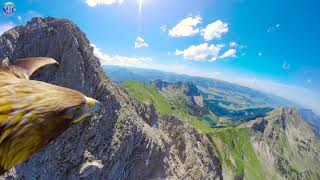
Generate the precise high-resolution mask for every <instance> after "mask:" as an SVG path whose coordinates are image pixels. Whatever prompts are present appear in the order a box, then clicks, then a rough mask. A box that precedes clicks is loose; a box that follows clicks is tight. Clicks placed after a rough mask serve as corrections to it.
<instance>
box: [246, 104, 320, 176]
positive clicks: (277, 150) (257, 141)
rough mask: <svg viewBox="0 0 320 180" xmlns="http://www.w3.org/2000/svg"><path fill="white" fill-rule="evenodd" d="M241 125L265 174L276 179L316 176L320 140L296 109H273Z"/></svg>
mask: <svg viewBox="0 0 320 180" xmlns="http://www.w3.org/2000/svg"><path fill="white" fill-rule="evenodd" d="M245 126H247V127H248V128H249V129H250V130H251V134H252V143H253V145H254V148H255V152H256V154H257V156H258V157H259V158H260V160H261V162H264V163H263V165H264V166H265V168H266V170H267V172H268V174H270V175H272V176H273V177H277V178H278V179H320V171H319V169H320V159H319V155H320V141H319V139H318V138H317V137H316V135H315V134H314V132H313V130H312V127H311V126H310V125H309V124H308V123H307V122H306V121H304V120H303V119H302V118H301V117H300V116H299V114H298V112H297V110H296V109H292V108H282V109H276V110H274V111H272V112H270V113H269V114H268V115H267V116H266V117H264V118H259V119H257V120H254V121H252V122H249V123H247V124H246V125H245Z"/></svg>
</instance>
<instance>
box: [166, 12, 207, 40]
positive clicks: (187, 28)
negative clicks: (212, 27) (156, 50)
mask: <svg viewBox="0 0 320 180" xmlns="http://www.w3.org/2000/svg"><path fill="white" fill-rule="evenodd" d="M201 20H202V19H201V17H200V16H196V17H194V18H193V17H187V18H185V19H183V20H181V21H180V22H179V23H178V24H177V25H176V26H175V27H173V28H172V29H171V30H169V35H170V36H172V37H187V36H192V35H195V34H197V33H199V31H200V30H199V28H197V26H198V24H200V23H201Z"/></svg>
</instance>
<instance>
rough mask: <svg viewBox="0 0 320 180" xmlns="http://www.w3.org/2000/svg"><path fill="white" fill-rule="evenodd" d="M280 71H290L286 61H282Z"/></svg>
mask: <svg viewBox="0 0 320 180" xmlns="http://www.w3.org/2000/svg"><path fill="white" fill-rule="evenodd" d="M282 69H284V70H289V69H290V64H289V63H287V61H284V62H283V64H282Z"/></svg>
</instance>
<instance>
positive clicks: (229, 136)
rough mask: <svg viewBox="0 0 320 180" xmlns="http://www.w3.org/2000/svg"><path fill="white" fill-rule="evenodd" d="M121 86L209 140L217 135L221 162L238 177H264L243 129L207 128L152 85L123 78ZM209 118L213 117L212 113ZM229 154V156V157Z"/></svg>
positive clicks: (204, 123)
mask: <svg viewBox="0 0 320 180" xmlns="http://www.w3.org/2000/svg"><path fill="white" fill-rule="evenodd" d="M122 85H123V86H124V87H125V88H126V89H127V90H128V92H129V94H130V95H131V96H133V97H135V98H136V99H137V100H138V101H140V102H153V103H154V104H155V106H156V109H157V111H158V112H159V113H160V114H168V115H174V116H176V117H178V118H179V119H181V120H184V121H185V122H188V123H190V124H191V125H193V126H194V127H196V128H197V129H199V130H200V131H202V132H203V133H206V134H208V135H209V136H211V137H212V139H213V142H215V141H214V139H215V138H219V141H222V143H223V144H222V145H221V144H217V143H214V145H215V146H216V148H217V150H218V152H219V156H220V158H221V160H222V162H223V164H224V165H226V166H228V167H229V168H231V169H232V171H233V174H235V175H236V176H240V175H241V174H243V173H244V172H245V178H246V179H264V178H263V174H264V173H263V172H264V171H263V168H262V166H261V164H260V161H259V160H258V159H257V157H256V155H255V152H254V151H253V148H252V145H251V143H250V137H249V134H248V132H247V130H246V129H243V128H241V129H239V128H223V129H214V128H211V127H210V125H209V124H208V123H207V122H206V121H204V120H201V119H200V118H198V117H195V116H191V115H189V114H188V112H187V111H186V110H185V109H184V108H183V106H182V105H181V106H180V105H179V104H181V102H176V103H172V102H171V100H172V99H171V98H169V99H167V98H166V97H164V96H163V95H162V94H161V93H160V92H159V91H158V90H157V88H156V87H155V86H154V85H152V84H144V83H140V82H137V81H125V82H124V83H123V84H122ZM212 118H216V117H214V116H213V117H212ZM218 123H219V122H218ZM222 146H223V147H222ZM226 152H227V153H226ZM229 155H231V157H230V156H229ZM232 161H233V162H232Z"/></svg>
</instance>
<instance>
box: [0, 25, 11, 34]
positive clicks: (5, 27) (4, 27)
mask: <svg viewBox="0 0 320 180" xmlns="http://www.w3.org/2000/svg"><path fill="white" fill-rule="evenodd" d="M13 27H14V24H13V23H11V22H10V23H4V24H0V35H2V34H3V33H4V32H6V31H8V30H9V29H11V28H13Z"/></svg>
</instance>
